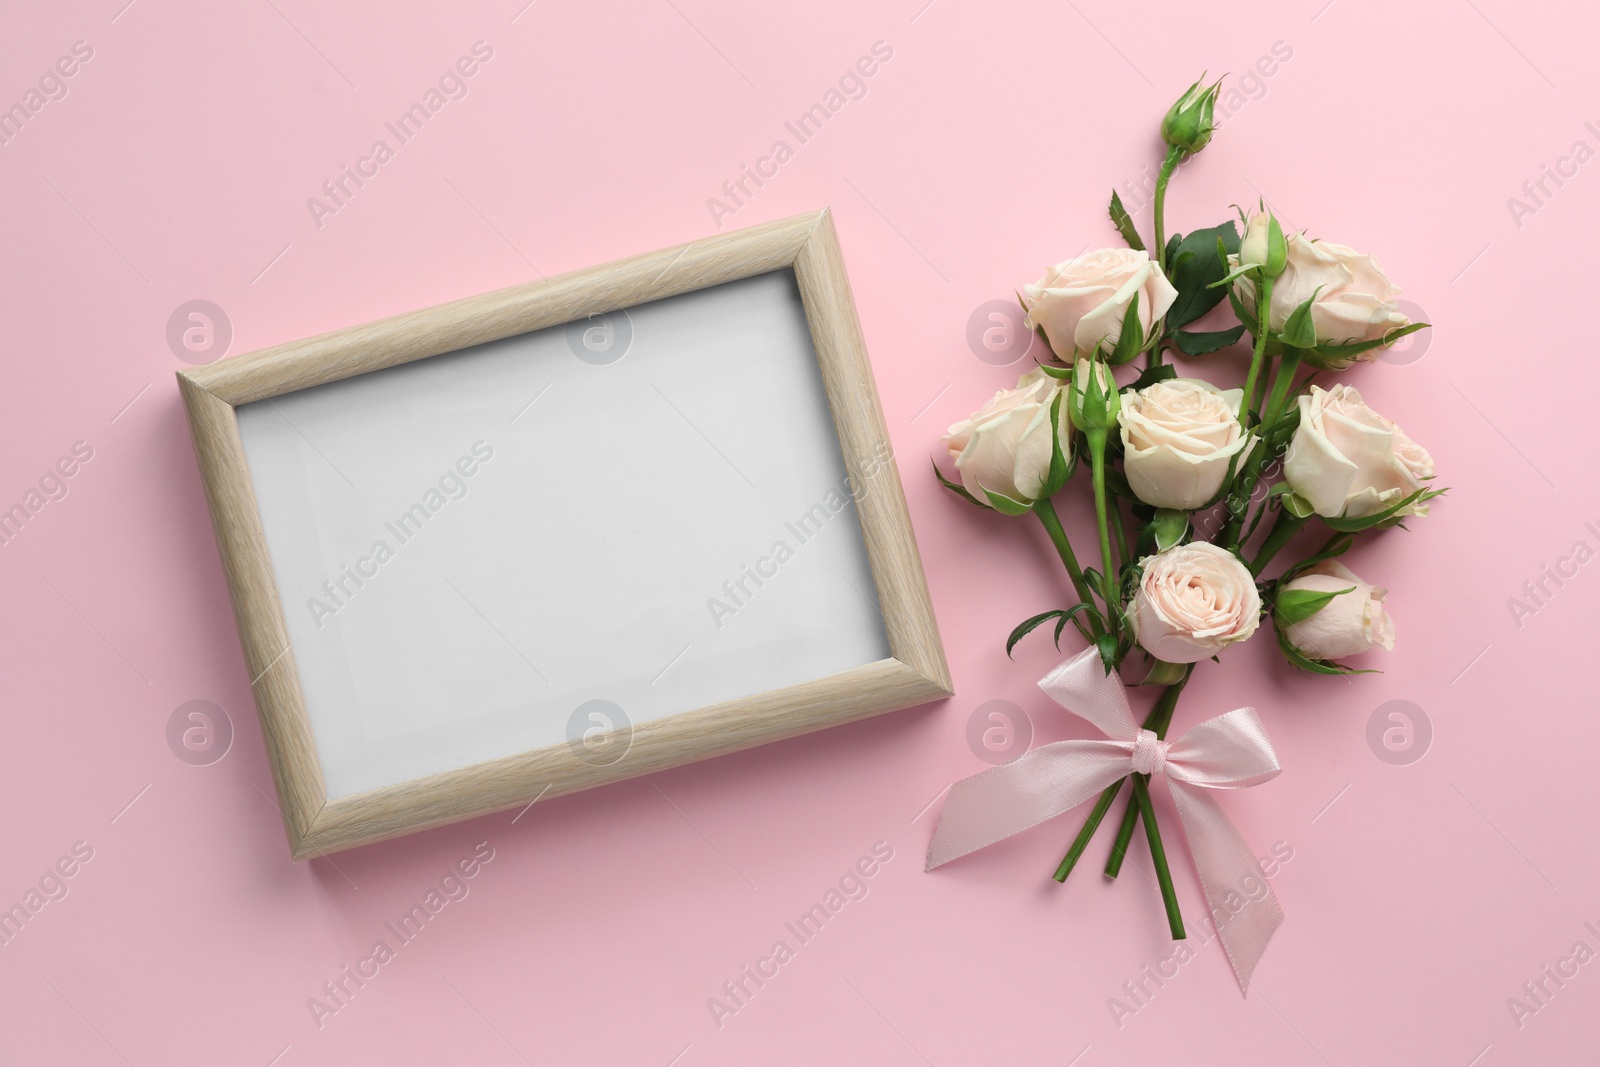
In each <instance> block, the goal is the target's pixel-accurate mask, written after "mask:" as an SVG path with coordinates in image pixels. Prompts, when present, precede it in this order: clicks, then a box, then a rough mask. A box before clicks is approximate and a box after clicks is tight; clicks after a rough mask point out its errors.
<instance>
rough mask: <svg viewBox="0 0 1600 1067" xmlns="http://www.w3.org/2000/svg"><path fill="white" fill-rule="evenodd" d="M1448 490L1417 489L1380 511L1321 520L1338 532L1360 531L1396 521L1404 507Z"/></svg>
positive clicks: (1422, 501)
mask: <svg viewBox="0 0 1600 1067" xmlns="http://www.w3.org/2000/svg"><path fill="white" fill-rule="evenodd" d="M1448 492H1449V490H1448V489H1418V490H1417V491H1416V492H1415V493H1412V494H1411V495H1410V496H1407V497H1403V498H1402V499H1400V500H1397V501H1395V502H1394V503H1393V504H1390V505H1389V506H1388V507H1386V508H1384V509H1383V510H1382V511H1375V512H1373V513H1372V514H1371V515H1363V516H1362V517H1361V518H1359V519H1326V518H1325V519H1323V520H1322V521H1323V522H1325V523H1327V524H1328V526H1329V527H1330V528H1332V529H1334V530H1338V531H1339V532H1340V533H1360V532H1361V531H1362V530H1370V529H1372V528H1373V527H1375V526H1381V525H1383V524H1385V523H1388V522H1390V521H1391V520H1393V521H1394V522H1398V521H1400V519H1402V518H1404V517H1405V516H1403V515H1401V514H1400V513H1401V512H1402V511H1404V510H1405V509H1406V508H1408V507H1410V506H1412V505H1413V504H1422V503H1425V502H1427V501H1429V500H1432V499H1433V498H1434V497H1436V496H1443V495H1444V494H1445V493H1448Z"/></svg>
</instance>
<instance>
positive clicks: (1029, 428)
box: [944, 368, 1071, 507]
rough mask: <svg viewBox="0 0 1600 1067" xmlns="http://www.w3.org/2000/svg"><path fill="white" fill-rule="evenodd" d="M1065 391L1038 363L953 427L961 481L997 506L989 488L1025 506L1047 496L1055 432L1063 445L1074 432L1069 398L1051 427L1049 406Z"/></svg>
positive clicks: (950, 445)
mask: <svg viewBox="0 0 1600 1067" xmlns="http://www.w3.org/2000/svg"><path fill="white" fill-rule="evenodd" d="M1061 392H1062V387H1061V385H1060V384H1059V383H1058V382H1057V381H1056V380H1055V379H1054V378H1051V377H1049V376H1048V375H1046V374H1045V373H1044V371H1042V370H1040V369H1038V368H1034V369H1033V370H1031V371H1029V372H1028V373H1027V374H1024V375H1023V376H1022V377H1021V378H1019V379H1018V380H1017V387H1016V388H1015V389H1002V390H1000V391H999V392H998V393H996V394H995V395H994V397H993V398H992V399H991V400H990V401H989V402H988V403H987V404H985V405H983V407H982V408H980V409H979V410H978V411H977V413H976V414H974V415H973V416H972V417H971V418H970V419H964V420H962V421H961V422H958V423H956V424H955V425H954V426H952V427H950V430H949V432H948V433H947V434H946V435H945V438H944V444H945V447H946V448H947V449H949V451H950V455H951V457H952V458H953V459H954V460H955V463H956V471H957V472H958V474H959V476H960V478H961V484H962V486H964V487H965V488H966V490H967V492H969V493H971V494H972V496H973V498H974V499H976V500H977V501H978V502H979V503H980V504H988V505H990V506H991V507H992V506H994V501H993V500H992V499H991V498H990V496H989V494H990V493H994V494H998V495H999V496H1002V497H1005V498H1007V499H1009V500H1013V501H1016V502H1017V503H1019V504H1022V505H1031V504H1032V503H1033V502H1034V501H1035V500H1037V499H1038V498H1039V497H1040V496H1041V495H1042V493H1043V490H1044V488H1045V483H1046V481H1047V480H1048V478H1049V475H1050V457H1051V454H1052V452H1053V450H1054V445H1055V440H1056V434H1060V439H1061V442H1062V445H1063V448H1064V447H1065V445H1066V441H1067V436H1068V434H1069V433H1070V432H1071V427H1070V424H1069V421H1068V418H1067V404H1066V403H1065V398H1063V402H1062V404H1061V405H1060V413H1059V418H1058V420H1057V422H1058V424H1057V425H1056V426H1054V427H1052V426H1051V422H1050V409H1051V406H1052V404H1053V403H1054V401H1055V399H1056V397H1057V395H1058V394H1060V393H1061Z"/></svg>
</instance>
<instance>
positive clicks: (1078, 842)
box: [1055, 778, 1128, 882]
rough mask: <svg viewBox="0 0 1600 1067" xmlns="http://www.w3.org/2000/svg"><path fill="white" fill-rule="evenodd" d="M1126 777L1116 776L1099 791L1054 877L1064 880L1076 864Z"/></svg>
mask: <svg viewBox="0 0 1600 1067" xmlns="http://www.w3.org/2000/svg"><path fill="white" fill-rule="evenodd" d="M1127 780H1128V779H1126V778H1118V779H1117V780H1116V781H1115V782H1112V783H1111V784H1110V785H1108V786H1106V787H1105V789H1104V790H1102V791H1101V793H1100V799H1099V800H1097V801H1095V802H1094V808H1093V810H1091V811H1090V812H1089V817H1088V818H1087V819H1085V820H1084V822H1083V829H1081V830H1079V831H1078V836H1077V837H1076V838H1074V839H1073V841H1072V847H1071V848H1069V849H1067V854H1066V856H1064V857H1062V860H1061V865H1060V866H1059V867H1057V868H1056V873H1055V879H1056V881H1058V882H1065V881H1066V880H1067V875H1069V874H1071V873H1072V868H1073V867H1075V866H1077V863H1078V857H1080V856H1082V855H1083V850H1084V849H1086V848H1088V847H1089V840H1090V839H1091V838H1093V837H1094V833H1095V831H1096V830H1098V829H1100V820H1102V819H1104V818H1105V817H1106V812H1108V811H1110V810H1111V802H1112V801H1114V800H1116V799H1117V791H1118V790H1119V789H1121V788H1122V783H1123V782H1126V781H1127Z"/></svg>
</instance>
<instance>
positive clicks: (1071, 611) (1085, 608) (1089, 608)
mask: <svg viewBox="0 0 1600 1067" xmlns="http://www.w3.org/2000/svg"><path fill="white" fill-rule="evenodd" d="M1080 611H1081V612H1083V613H1084V614H1085V615H1087V616H1088V617H1089V618H1091V619H1093V620H1094V621H1095V622H1096V623H1098V624H1099V625H1100V628H1101V629H1104V628H1105V619H1103V618H1101V617H1100V613H1099V612H1098V611H1096V610H1095V609H1094V605H1093V604H1074V605H1072V607H1070V608H1068V609H1067V610H1066V611H1064V612H1062V613H1061V618H1060V620H1059V621H1058V622H1057V623H1056V650H1057V651H1060V649H1061V631H1062V630H1065V629H1066V628H1067V623H1069V622H1071V621H1072V619H1073V616H1075V615H1077V614H1078V612H1080ZM1078 632H1079V633H1081V634H1082V635H1083V639H1084V640H1085V641H1087V640H1090V633H1089V629H1088V627H1086V626H1084V625H1083V621H1082V620H1081V619H1080V620H1079V621H1078Z"/></svg>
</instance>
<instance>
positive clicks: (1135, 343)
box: [1090, 293, 1144, 377]
mask: <svg viewBox="0 0 1600 1067" xmlns="http://www.w3.org/2000/svg"><path fill="white" fill-rule="evenodd" d="M1143 347H1144V330H1143V329H1142V328H1141V327H1140V326H1139V294H1138V293H1134V294H1133V299H1132V300H1130V301H1128V310H1127V311H1126V312H1124V313H1123V316H1122V333H1121V334H1120V335H1119V336H1118V337H1117V347H1116V348H1115V349H1113V350H1112V352H1111V355H1110V356H1109V357H1108V358H1107V360H1106V362H1108V363H1110V364H1111V365H1112V366H1121V365H1122V364H1124V363H1127V362H1129V361H1130V360H1132V359H1133V357H1134V356H1137V355H1138V354H1139V349H1141V348H1143ZM1090 377H1094V375H1090Z"/></svg>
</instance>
